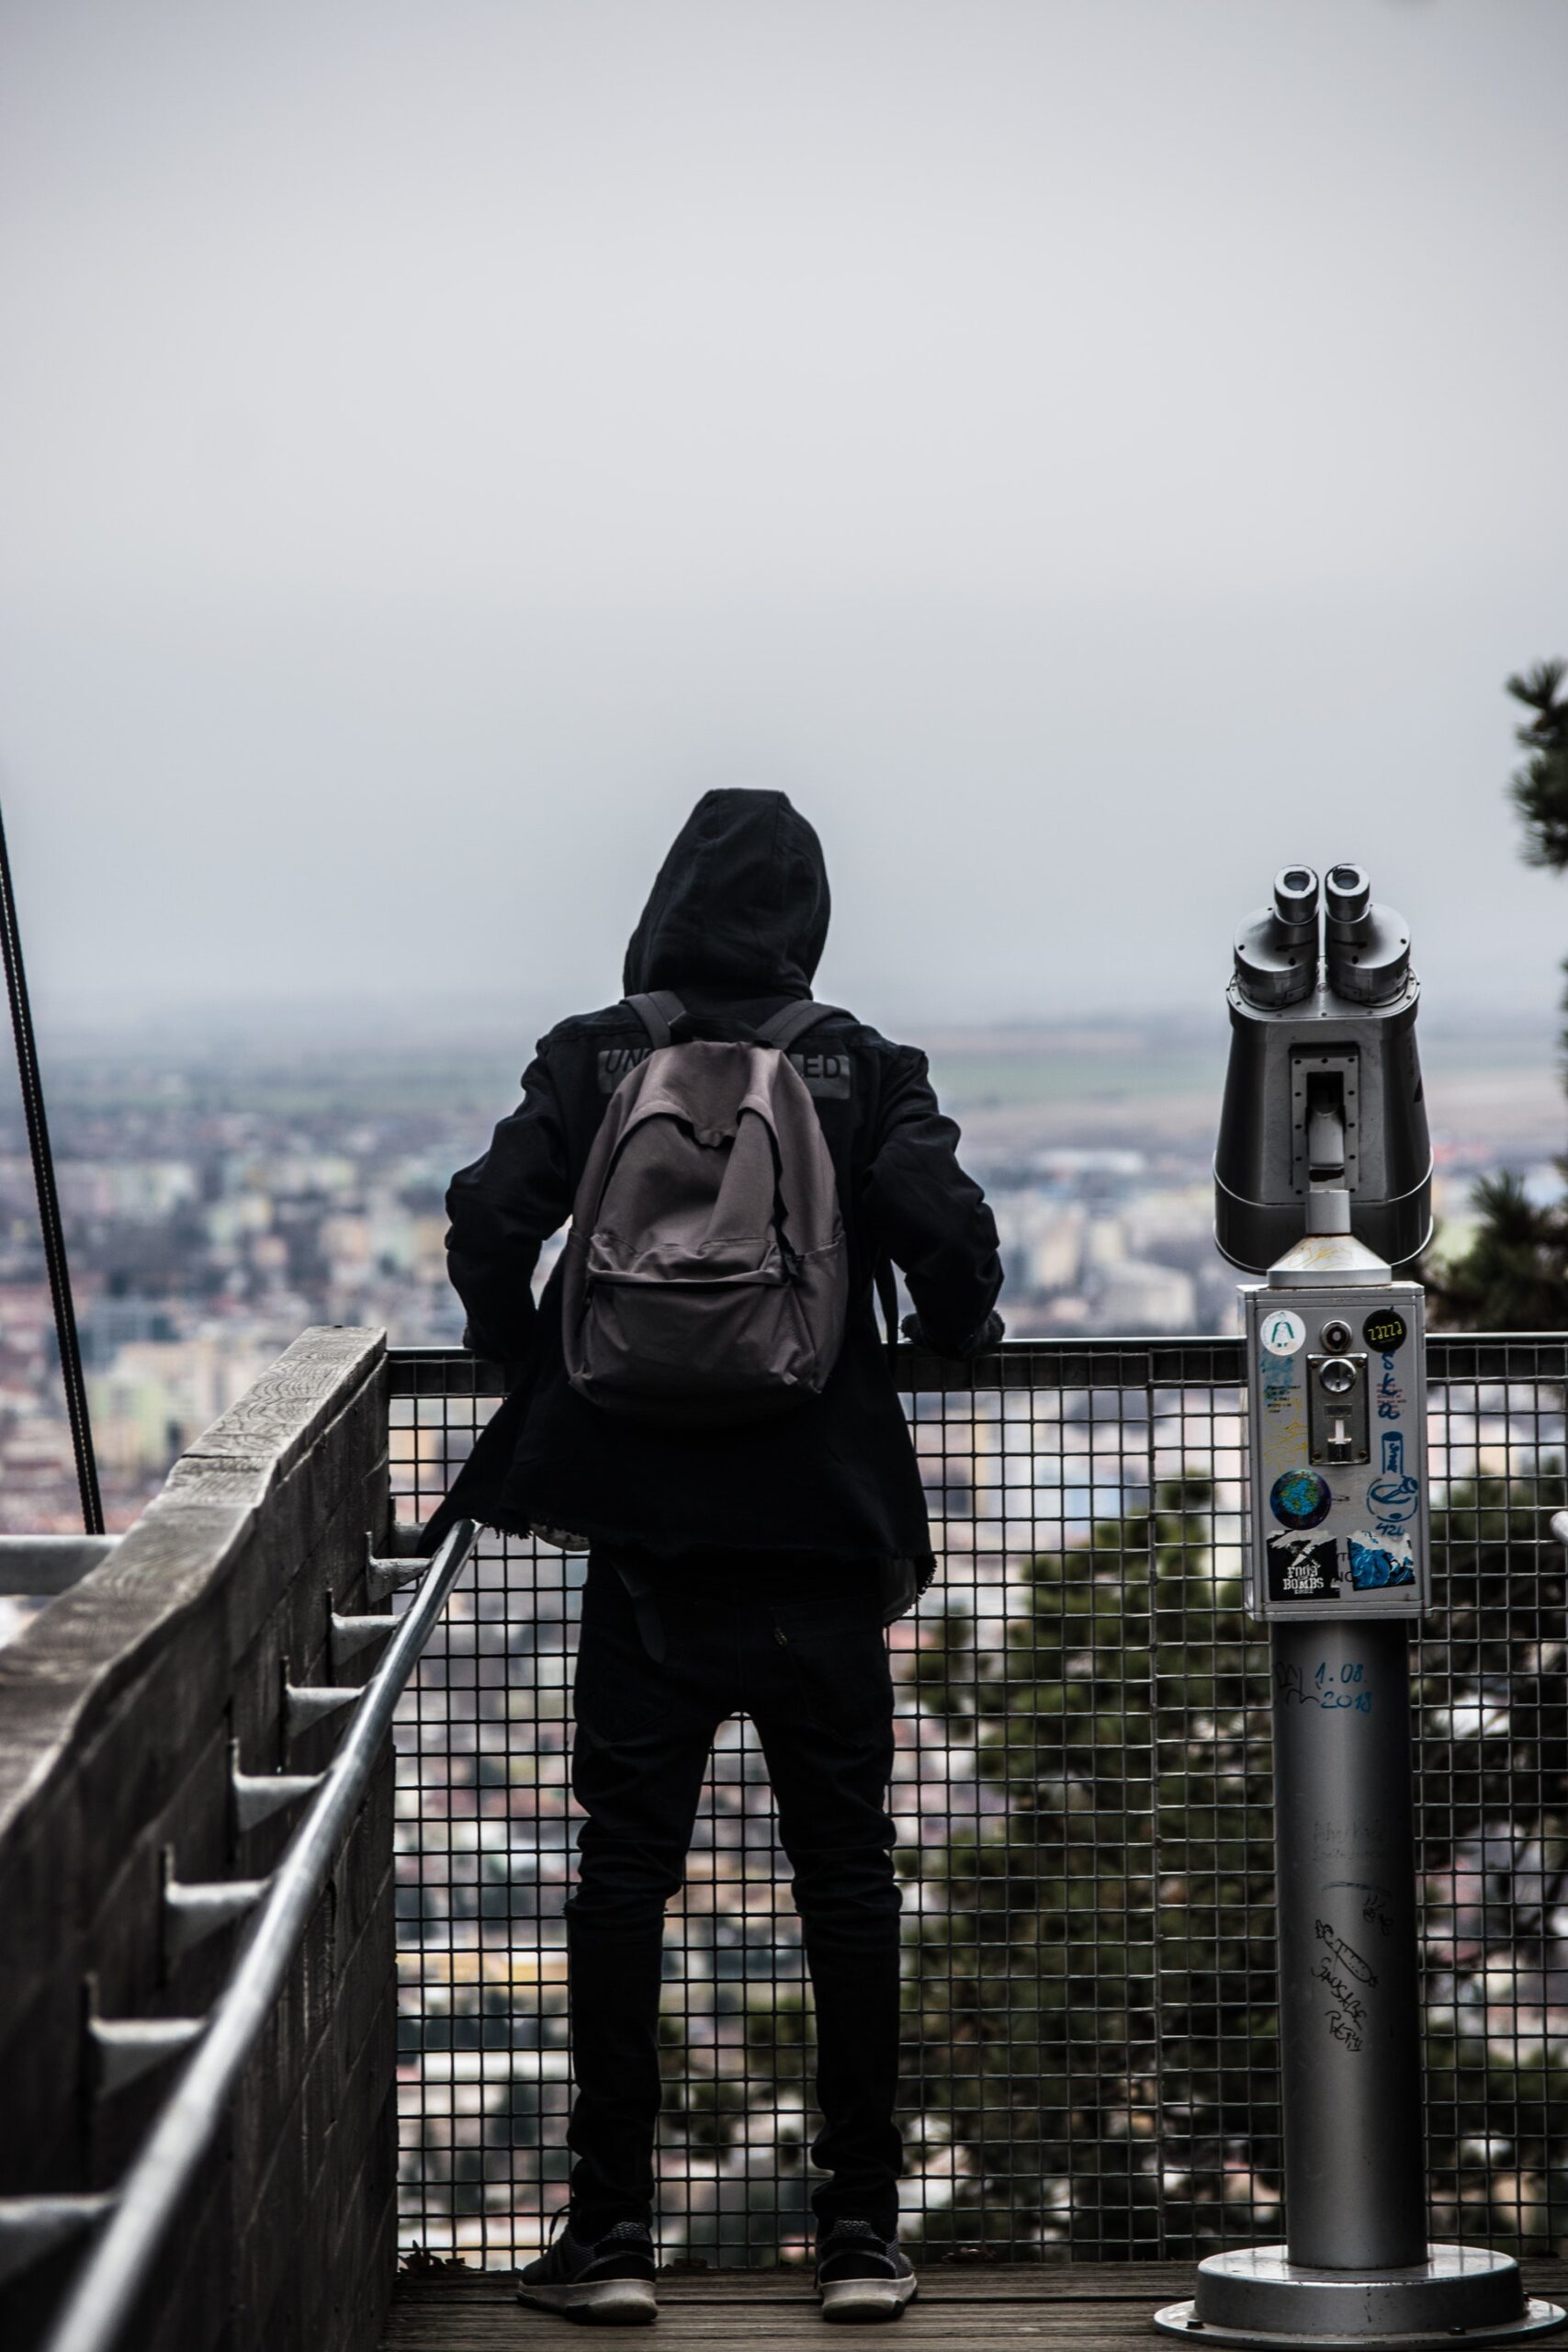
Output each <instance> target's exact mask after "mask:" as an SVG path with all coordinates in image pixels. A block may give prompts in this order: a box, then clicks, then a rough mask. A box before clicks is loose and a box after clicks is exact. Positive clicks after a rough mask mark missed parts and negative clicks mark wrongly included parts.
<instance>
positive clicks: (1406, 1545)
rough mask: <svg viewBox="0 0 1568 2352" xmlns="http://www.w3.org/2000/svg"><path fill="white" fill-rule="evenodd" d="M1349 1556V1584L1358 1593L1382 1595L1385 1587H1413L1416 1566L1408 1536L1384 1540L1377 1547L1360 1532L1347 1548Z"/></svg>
mask: <svg viewBox="0 0 1568 2352" xmlns="http://www.w3.org/2000/svg"><path fill="white" fill-rule="evenodd" d="M1346 1549H1347V1550H1348V1553H1349V1555H1350V1583H1351V1587H1352V1589H1353V1590H1355V1591H1357V1592H1381V1591H1382V1589H1383V1587H1384V1586H1385V1585H1393V1584H1414V1583H1415V1581H1416V1564H1415V1562H1414V1560H1413V1559H1412V1558H1411V1555H1410V1538H1409V1536H1408V1535H1396V1536H1385V1537H1384V1538H1383V1539H1382V1542H1381V1543H1380V1542H1379V1540H1378V1538H1377V1537H1376V1536H1375V1535H1370V1534H1368V1533H1367V1532H1366V1531H1365V1530H1364V1529H1363V1530H1362V1531H1361V1532H1360V1533H1359V1534H1356V1535H1352V1536H1351V1537H1350V1538H1349V1539H1348V1543H1347V1545H1346Z"/></svg>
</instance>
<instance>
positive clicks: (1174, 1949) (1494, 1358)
mask: <svg viewBox="0 0 1568 2352" xmlns="http://www.w3.org/2000/svg"><path fill="white" fill-rule="evenodd" d="M1428 1376H1429V1384H1430V1411H1429V1440H1430V1459H1431V1468H1432V1475H1433V1481H1434V1486H1433V1497H1432V1522H1433V1523H1432V1537H1433V1561H1434V1574H1435V1584H1436V1607H1435V1609H1434V1611H1433V1615H1432V1618H1431V1621H1430V1623H1428V1624H1427V1626H1426V1627H1425V1628H1424V1629H1423V1632H1422V1636H1421V1640H1420V1643H1419V1648H1418V1653H1417V1658H1416V1734H1417V1756H1418V1781H1417V1817H1418V1823H1419V1829H1420V1840H1421V1880H1422V1886H1421V1892H1422V1907H1423V1939H1424V1972H1425V2002H1426V2034H1427V2129H1428V2149H1429V2163H1430V2177H1431V2185H1432V2201H1433V2215H1432V2219H1433V2226H1434V2228H1435V2229H1437V2230H1440V2231H1441V2233H1443V2234H1444V2235H1447V2236H1459V2237H1461V2238H1464V2239H1470V2240H1475V2241H1481V2242H1489V2243H1492V2244H1495V2245H1501V2246H1506V2247H1508V2248H1511V2249H1513V2250H1515V2251H1525V2250H1533V2251H1541V2250H1544V2249H1546V2248H1549V2247H1555V2246H1557V2245H1560V2244H1561V2242H1562V2240H1563V2239H1564V2237H1568V2083H1565V2079H1564V2061H1565V2054H1568V1608H1565V1597H1564V1576H1563V1567H1562V1546H1561V1545H1560V1544H1558V1543H1557V1542H1556V1541H1555V1539H1554V1538H1552V1536H1551V1532H1550V1527H1549V1521H1550V1519H1551V1513H1552V1512H1553V1511H1554V1510H1557V1509H1559V1508H1561V1507H1562V1505H1563V1503H1564V1501H1565V1500H1568V1496H1565V1493H1564V1487H1563V1472H1562V1461H1563V1395H1564V1384H1565V1380H1568V1346H1565V1344H1564V1342H1563V1341H1562V1340H1507V1341H1502V1340H1459V1339H1448V1338H1438V1339H1434V1340H1432V1341H1431V1342H1430V1343H1429V1353H1428ZM900 1377H901V1380H904V1381H907V1382H908V1394H907V1396H906V1398H905V1404H906V1409H907V1412H908V1417H909V1420H910V1424H911V1427H912V1430H913V1434H914V1440H915V1444H916V1447H917V1450H918V1453H919V1459H920V1464H921V1469H922V1475H923V1476H924V1479H925V1482H926V1487H927V1491H928V1496H929V1499H930V1503H931V1519H932V1526H933V1529H934V1531H935V1541H936V1544H937V1546H938V1551H939V1566H938V1573H937V1578H936V1582H935V1584H934V1585H933V1587H932V1589H931V1591H930V1592H929V1593H928V1594H927V1595H926V1597H925V1598H924V1600H922V1601H921V1603H920V1605H919V1609H918V1611H916V1612H915V1613H914V1614H913V1615H912V1616H911V1617H908V1618H906V1619H904V1620H902V1621H900V1623H898V1624H897V1625H896V1626H895V1627H894V1628H893V1630H892V1633H891V1635H890V1639H891V1642H892V1646H893V1651H894V1668H895V1676H896V1680H897V1689H898V1692H899V1709H898V1725H897V1731H898V1754H897V1771H896V1779H895V1786H894V1794H893V1810H894V1814H895V1817H896V1820H897V1826H898V1833H899V1840H900V1844H899V1852H898V1866H899V1874H900V1879H901V1882H902V1886H903V1894H904V1926H905V1993H904V2032H905V2043H906V2047H905V2055H904V2093H905V2101H906V2108H905V2115H904V2122H905V2129H906V2151H907V2165H908V2177H907V2178H906V2181H905V2183H904V2221H903V2229H904V2233H905V2235H906V2239H907V2241H908V2243H910V2244H911V2245H913V2246H914V2247H915V2248H916V2249H917V2251H923V2252H924V2253H926V2254H927V2255H928V2256H930V2255H937V2254H944V2253H950V2254H956V2253H960V2252H961V2251H963V2250H965V2249H984V2251H985V2252H986V2254H987V2256H990V2257H991V2258H993V2259H1020V2260H1042V2259H1043V2260H1049V2259H1053V2258H1060V2259H1096V2258H1100V2259H1108V2260H1116V2259H1125V2258H1140V2257H1150V2256H1172V2257H1175V2256H1195V2255H1198V2254H1201V2253H1204V2252H1208V2251H1211V2250H1213V2248H1214V2247H1216V2246H1220V2245H1235V2244H1244V2243H1247V2242H1248V2241H1251V2240H1254V2239H1258V2238H1266V2239H1267V2238H1274V2237H1278V2235H1279V2234H1280V2218H1281V2214H1280V2115H1279V2090H1278V2082H1277V2074H1276V2064H1275V2041H1274V2031H1275V2028H1274V2015H1273V2000H1274V1977H1273V1946H1272V1909H1271V1903H1272V1883H1271V1879H1272V1850H1271V1819H1270V1810H1269V1724H1268V1689H1267V1643H1266V1640H1265V1639H1264V1638H1263V1637H1262V1636H1261V1635H1260V1634H1259V1631H1258V1629H1257V1628H1256V1627H1254V1626H1252V1625H1250V1624H1249V1623H1248V1622H1247V1619H1246V1617H1245V1616H1244V1614H1243V1612H1242V1608H1241V1566H1242V1555H1241V1543H1242V1522H1241V1510H1242V1419H1241V1388H1240V1383H1241V1352H1240V1342H1239V1341H1236V1340H1166V1341H1135V1342H1134V1341H1129V1342H1116V1341H1112V1340H1105V1341H1095V1342H1085V1343H1073V1342H1043V1343H1035V1342H1023V1343H1020V1344H1018V1345H1016V1346H1009V1347H1006V1348H1004V1349H1003V1350H1001V1351H998V1354H996V1355H995V1356H991V1357H987V1358H985V1359H982V1360H981V1362H980V1363H977V1364H976V1366H974V1367H972V1368H971V1369H970V1371H969V1372H968V1374H966V1375H965V1377H964V1385H962V1386H953V1385H946V1386H944V1385H942V1380H943V1379H944V1377H945V1378H947V1379H949V1380H951V1378H952V1373H951V1368H948V1369H947V1371H946V1372H945V1373H944V1372H943V1369H942V1367H939V1366H938V1365H937V1364H936V1363H934V1361H933V1360H931V1359H929V1358H922V1357H918V1356H916V1355H915V1354H914V1353H913V1351H904V1352H903V1355H902V1357H901V1366H900ZM391 1385H392V1402H391V1407H390V1418H391V1455H392V1476H393V1486H394V1491H395V1493H396V1494H397V1496H398V1498H399V1510H400V1516H401V1517H403V1518H404V1519H409V1520H412V1519H414V1518H418V1517H423V1516H427V1515H428V1513H429V1511H430V1510H432V1509H433V1508H434V1504H435V1503H436V1502H437V1501H438V1500H439V1498H441V1497H442V1496H443V1495H444V1494H445V1492H446V1487H447V1486H448V1484H449V1483H450V1480H451V1478H452V1476H453V1475H454V1474H455V1472H456V1470H457V1465H458V1464H459V1463H460V1462H461V1461H462V1460H463V1459H464V1457H465V1456H466V1455H467V1453H468V1450H469V1448H470V1446H471V1445H472V1443H473V1440H474V1437H475V1435H476V1434H477V1432H478V1430H479V1428H480V1427H482V1425H483V1423H484V1421H485V1420H486V1419H487V1418H488V1417H489V1414H490V1412H491V1410H492V1409H493V1407H494V1403H495V1401H496V1396H495V1383H494V1379H493V1374H491V1372H490V1370H489V1368H487V1367H485V1366H483V1365H476V1364H475V1363H474V1362H473V1361H472V1359H470V1358H468V1357H467V1356H464V1355H461V1354H457V1353H447V1352H444V1351H437V1350H430V1351H423V1350H411V1351H400V1352H398V1353H395V1354H394V1357H393V1360H392V1379H391ZM585 1565H586V1564H585V1562H584V1560H583V1559H582V1558H581V1556H572V1555H563V1554H561V1553H559V1552H556V1551H552V1550H550V1549H549V1548H548V1547H547V1546H544V1545H539V1544H534V1543H531V1542H519V1541H516V1540H513V1539H503V1538H502V1537H500V1536H494V1535H491V1536H487V1537H485V1538H483V1539H482V1540H481V1542H480V1544H479V1546H478V1549H477V1552H476V1555H475V1556H474V1558H473V1560H472V1562H471V1564H470V1566H469V1567H468V1570H467V1571H466V1572H465V1577H464V1580H463V1583H462V1585H461V1586H460V1587H459V1589H458V1590H457V1593H456V1594H455V1595H454V1598H453V1600H452V1603H451V1604H450V1606H449V1608H448V1611H447V1614H446V1621H445V1623H444V1626H443V1628H442V1631H441V1633H440V1634H438V1636H437V1638H436V1641H435V1643H434V1645H433V1646H432V1648H431V1649H430V1651H429V1652H428V1653H427V1655H426V1657H425V1659H424V1661H423V1666H422V1668H421V1669H420V1672H419V1676H418V1679H417V1682H416V1684H415V1685H414V1687H413V1688H412V1690H411V1691H410V1693H409V1695H408V1698H407V1699H406V1701H405V1703H404V1709H403V1715H402V1720H401V1722H400V1728H399V1758H398V1776H399V1798H398V1803H399V1816H400V1818H399V1851H400V1859H399V1865H398V1868H399V1880H400V1889H399V1906H400V1931H399V1932H400V1954H399V1967H400V2068H399V2073H400V2092H399V2097H400V2121H401V2134H402V2155H401V2179H402V2188H401V2195H402V2212H403V2220H402V2233H403V2238H404V2241H405V2243H407V2242H412V2241H413V2240H418V2241H419V2242H420V2243H421V2244H423V2245H426V2246H428V2247H431V2248H434V2249H442V2250H446V2249H451V2250H456V2251H457V2252H460V2253H462V2254H464V2255H465V2256H467V2257H468V2259H469V2260H470V2261H482V2262H486V2263H491V2264H506V2265H510V2264H512V2263H514V2262H519V2261H525V2260H527V2259H528V2258H529V2257H530V2256H532V2255H533V2254H534V2253H536V2251H537V2250H538V2248H539V2246H540V2245H542V2243H543V2242H544V2239H545V2237H546V2234H547V2228H548V2222H549V2218H550V2216H551V2214H552V2213H553V2212H554V2211H555V2210H556V2209H557V2208H558V2206H559V2205H560V2204H562V2203H564V2201H565V2198H566V2176H567V2168H568V2161H569V2160H568V2156H567V2153H566V2147H565V2132H566V2123H567V2115H568V2109H569V2105H570V2047H569V2026H568V2017H567V1999H566V1992H567V1987H566V1956H565V1931H564V1923H563V1919H562V1905H563V1904H564V1902H565V1898H566V1895H567V1894H568V1892H569V1888H570V1871H571V1865H572V1841H573V1836H574V1830H575V1822H574V1818H573V1809H572V1805H571V1801H570V1792H569V1788H568V1751H569V1744H570V1711H571V1667H572V1650H573V1639H574V1626H575V1621H576V1615H577V1610H578V1603H579V1596H580V1592H581V1583H582V1577H583V1573H584V1569H585ZM665 1975H666V1984H665V1992H664V2001H663V2012H662V2027H661V2034H662V2040H663V2046H664V2072H665V2077H666V2080H665V2100H664V2111H663V2115H662V2119H661V2124H660V2151H659V2176H660V2237H661V2242H662V2245H663V2250H664V2254H665V2257H666V2259H670V2258H672V2257H680V2256H687V2257H700V2258H704V2259H705V2260H707V2261H708V2262H710V2263H715V2264H725V2265H736V2264H755V2263H766V2262H772V2261H775V2260H777V2259H779V2258H781V2256H782V2258H784V2259H786V2260H787V2259H790V2258H794V2257H798V2256H802V2255H803V2254H804V2252H805V2249H806V2245H807V2237H808V2229H809V2202H808V2200H809V2192H810V2188H811V2185H812V2177H813V2176H812V2174H811V2171H810V2167H809V2161H808V2156H807V2148H808V2145H809V2142H810V2139H811V2137H812V2133H813V2131H814V2129H815V2120H814V2116H813V2099H812V2088H811V2077H812V2029H811V2015H810V2005H809V2000H808V1997H807V1987H806V1977H805V1970H804V1962H803V1958H802V1952H801V1946H800V1938H799V1931H798V1927H797V1923H796V1920H795V1914H794V1910H793V1906H792V1904H791V1900H790V1894H789V1887H788V1873H787V1866H786V1864H785V1863H784V1857H783V1855H782V1853H781V1852H780V1850H779V1849H778V1847H777V1843H776V1839H775V1838H774V1834H773V1812H772V1804H771V1799H770V1796H769V1792H768V1788H767V1783H766V1780H765V1777H764V1775H763V1772H762V1769H761V1758H760V1756H759V1754H758V1752H757V1750H756V1747H755V1745H754V1742H753V1739H752V1736H751V1734H750V1726H749V1725H748V1724H747V1723H746V1722H745V1721H744V1719H741V1718H737V1719H736V1720H734V1721H732V1722H730V1723H728V1724H726V1725H725V1726H724V1728H723V1730H722V1731H721V1734H720V1736H719V1738H718V1741H717V1743H716V1748H715V1753H714V1757H713V1762H712V1767H711V1770H710V1773H709V1777H708V1782H707V1786H706V1790H705V1796H704V1801H703V1805H702V1809H701V1813H700V1816H699V1821H698V1826H697V1831H696V1836H695V1839H694V1847H693V1851H692V1857H691V1863H690V1868H689V1871H688V1876H687V1881H686V1885H685V1889H684V1892H683V1894H682V1897H680V1898H679V1899H678V1900H677V1902H675V1903H674V1904H672V1905H671V1907H670V1912H669V1916H668V1918H667V1926H666V1951H665Z"/></svg>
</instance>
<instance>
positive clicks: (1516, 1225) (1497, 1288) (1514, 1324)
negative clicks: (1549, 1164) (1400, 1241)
mask: <svg viewBox="0 0 1568 2352" xmlns="http://www.w3.org/2000/svg"><path fill="white" fill-rule="evenodd" d="M1472 1200H1473V1202H1474V1205H1475V1208H1476V1210H1477V1212H1478V1213H1479V1216H1480V1220H1481V1222H1480V1226H1479V1227H1478V1229H1477V1232H1476V1235H1475V1238H1474V1240H1473V1241H1472V1244H1471V1246H1470V1248H1469V1250H1467V1251H1466V1252H1465V1254H1464V1256H1463V1257H1462V1258H1461V1259H1459V1260H1458V1261H1456V1262H1455V1263H1454V1264H1453V1265H1452V1266H1450V1267H1447V1268H1431V1267H1428V1268H1427V1269H1426V1270H1425V1272H1426V1282H1427V1293H1428V1295H1429V1297H1430V1299H1431V1303H1432V1309H1433V1313H1432V1320H1433V1322H1434V1324H1454V1325H1458V1326H1459V1327H1460V1329H1463V1330H1469V1331H1562V1330H1568V1205H1565V1204H1563V1203H1562V1202H1557V1201H1554V1202H1551V1203H1549V1204H1546V1205H1544V1206H1541V1205H1538V1204H1536V1203H1535V1202H1533V1201H1531V1200H1530V1199H1529V1197H1528V1196H1527V1194H1526V1193H1525V1188H1524V1183H1523V1181H1522V1179H1521V1178H1519V1177H1518V1176H1516V1175H1515V1174H1513V1172H1512V1171H1511V1170H1505V1171H1504V1173H1503V1174H1502V1175H1500V1176H1484V1177H1483V1178H1482V1180H1481V1182H1479V1183H1478V1184H1477V1185H1476V1187H1475V1190H1474V1193H1473V1194H1472Z"/></svg>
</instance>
